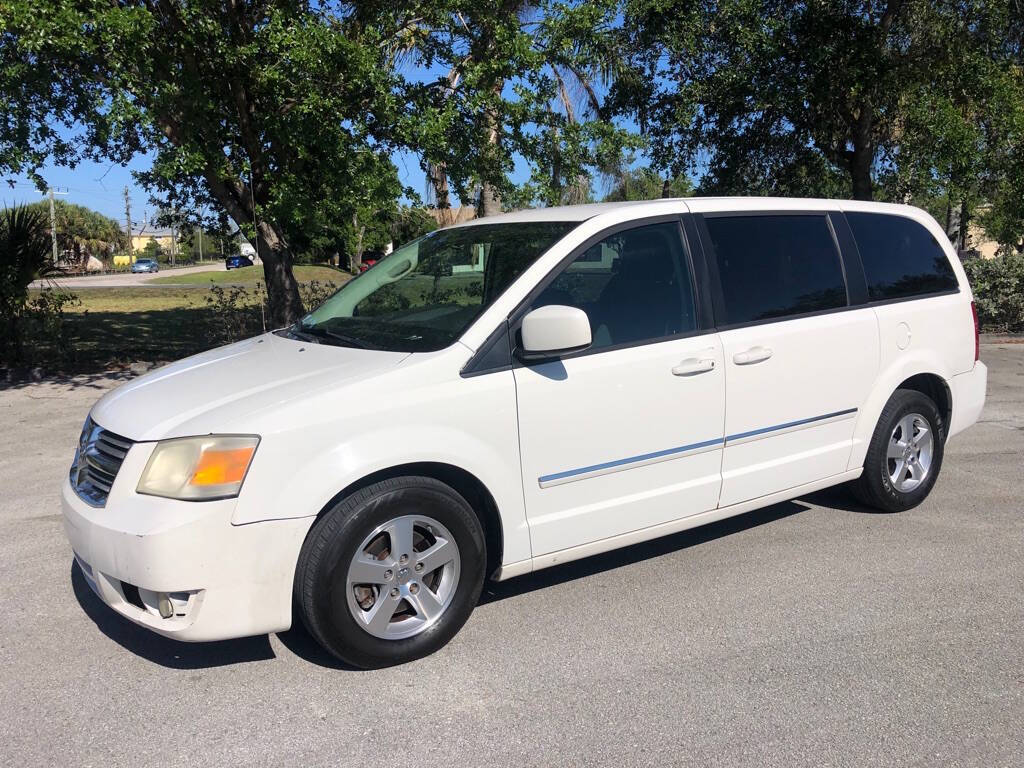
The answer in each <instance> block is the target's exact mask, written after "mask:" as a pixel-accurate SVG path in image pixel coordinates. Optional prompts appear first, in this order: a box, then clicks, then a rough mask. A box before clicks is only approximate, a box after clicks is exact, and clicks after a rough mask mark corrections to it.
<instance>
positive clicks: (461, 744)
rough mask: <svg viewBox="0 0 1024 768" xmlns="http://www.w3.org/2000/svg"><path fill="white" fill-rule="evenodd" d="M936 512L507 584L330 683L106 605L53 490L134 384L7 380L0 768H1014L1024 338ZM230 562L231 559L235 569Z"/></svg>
mask: <svg viewBox="0 0 1024 768" xmlns="http://www.w3.org/2000/svg"><path fill="white" fill-rule="evenodd" d="M982 357H983V359H984V360H985V361H986V362H987V363H988V364H989V365H990V379H989V396H988V404H987V406H986V408H985V411H984V413H983V415H982V421H981V423H979V424H978V425H976V426H975V427H973V428H972V429H970V430H968V431H967V432H966V433H964V434H962V435H959V436H958V437H956V438H954V439H953V440H952V441H950V443H949V445H948V446H947V453H946V459H945V464H944V466H943V469H942V475H941V476H940V478H939V481H938V484H937V485H936V487H935V489H934V491H933V492H932V494H931V496H930V497H929V499H928V500H927V501H926V502H925V503H924V504H923V505H921V506H920V507H918V508H917V509H914V510H911V511H909V512H905V513H902V514H898V515H884V514H876V513H873V512H870V511H868V510H865V509H863V508H861V507H859V506H857V505H856V504H854V503H853V502H852V501H851V500H850V499H849V498H848V497H847V496H846V495H845V494H844V493H843V492H842V491H836V490H831V491H826V492H823V493H819V494H815V495H813V496H810V497H808V498H803V499H799V500H796V501H792V502H787V503H784V504H777V505H775V506H772V507H769V508H767V509H764V510H759V511H756V512H752V513H750V514H747V515H743V516H741V517H738V518H734V519H732V520H727V521H724V522H721V523H717V524H714V525H711V526H706V527H704V528H699V529H696V530H692V531H687V532H684V533H680V534H677V535H674V536H670V537H667V538H664V539H660V540H657V541H654V542H649V543H646V544H641V545H637V546H634V547H630V548H628V549H625V550H620V551H617V552H613V553H609V554H606V555H602V556H598V557H595V558H590V559H588V560H583V561H579V562H575V563H570V564H567V565H564V566H561V567H558V568H554V569H550V570H547V571H543V572H539V573H537V574H533V575H531V576H527V577H523V578H520V579H517V580H512V581H509V582H505V583H502V584H496V585H491V586H489V587H487V588H486V589H485V594H484V596H483V599H482V600H481V604H480V606H479V607H478V608H477V609H476V611H475V612H474V614H473V616H472V617H471V619H470V620H469V623H468V624H467V625H466V627H465V628H464V629H463V630H462V632H461V633H460V634H459V635H458V636H457V637H456V638H455V640H454V641H453V642H452V643H451V644H450V645H449V646H448V647H446V648H445V649H443V650H442V651H441V652H439V653H437V654H435V655H434V656H432V657H429V658H427V659H424V660H421V661H418V662H415V663H412V664H407V665H405V666H401V667H395V668H392V669H387V670H381V671H374V672H356V671H351V670H347V669H342V668H339V667H338V666H337V665H335V664H334V663H333V662H332V661H331V660H330V658H329V657H327V656H326V655H325V654H324V653H322V652H321V651H320V650H318V648H317V647H316V646H315V644H314V643H313V642H312V641H311V640H310V639H309V637H308V635H307V634H306V633H305V632H304V631H303V630H301V629H293V630H291V631H289V632H286V633H283V634H281V635H275V636H270V637H266V636H264V637H256V638H249V639H244V640H237V641H231V642H222V643H213V644H203V645H185V644H179V643H176V642H174V641H170V640H165V639H162V638H160V637H157V636H156V635H152V634H150V633H148V632H146V631H145V630H143V629H139V628H136V627H135V626H133V625H131V624H129V623H128V622H126V621H124V620H123V619H121V618H120V617H119V616H117V615H116V614H115V613H113V612H112V611H111V610H109V609H108V608H106V607H105V606H104V605H102V604H101V603H100V602H99V601H98V600H97V598H95V597H94V596H93V595H92V593H91V592H90V591H89V589H88V587H86V585H85V583H84V582H83V580H82V577H81V575H80V574H78V573H77V572H76V571H75V570H74V569H73V568H72V561H71V552H70V549H69V547H68V544H67V542H66V540H65V538H64V533H63V529H62V526H61V520H60V509H59V503H58V492H59V486H60V483H61V480H62V478H63V476H64V473H65V472H66V471H67V468H68V465H69V463H70V461H71V458H72V453H73V450H74V444H75V439H76V437H77V435H78V431H79V429H80V428H81V424H82V421H83V419H84V417H85V415H86V412H87V411H88V408H89V406H90V405H91V404H92V403H93V402H94V401H95V400H96V399H97V398H98V397H99V396H100V395H101V394H102V393H103V392H104V391H106V389H108V388H109V387H111V386H113V385H114V384H115V383H116V379H112V378H109V377H105V376H96V377H81V378H77V379H72V380H69V381H61V382H52V381H51V382H42V383H35V384H27V385H23V386H18V387H7V388H2V389H0V434H2V435H3V438H4V439H3V441H2V442H0V488H2V489H3V493H2V495H0V571H2V574H3V577H2V579H0V605H2V606H3V609H4V621H3V629H2V630H0V764H2V765H10V766H35V765H61V766H77V765H83V766H84V765H96V766H100V765H102V766H132V767H133V768H136V767H137V768H142V767H143V766H179V765H180V766H206V765H216V766H226V765H246V766H254V765H275V766H282V765H302V766H311V765H332V766H370V765H372V766H378V765H379V766H388V768H391V767H392V766H395V767H398V766H401V767H406V766H408V767H409V768H427V767H429V766H517V768H518V767H520V766H575V765H604V766H634V765H636V766H649V765H658V766H674V765H695V766H786V767H787V768H788V767H789V766H824V765H835V766H854V765H856V766H886V765H919V766H947V765H948V766H986V768H989V767H992V766H1020V765H1022V764H1024V514H1022V503H1024V502H1022V490H1024V344H1010V343H1005V344H1004V343H986V344H985V345H984V346H983V347H982ZM225 556H230V553H225Z"/></svg>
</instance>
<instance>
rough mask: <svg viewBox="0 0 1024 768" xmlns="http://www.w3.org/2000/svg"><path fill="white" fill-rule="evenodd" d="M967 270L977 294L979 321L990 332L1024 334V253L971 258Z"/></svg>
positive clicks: (966, 262)
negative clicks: (991, 257)
mask: <svg viewBox="0 0 1024 768" xmlns="http://www.w3.org/2000/svg"><path fill="white" fill-rule="evenodd" d="M964 270H965V271H966V272H967V277H968V279H969V280H970V282H971V289H972V290H973V291H974V301H975V304H976V306H977V308H978V320H979V321H980V323H981V326H982V328H983V329H984V330H986V331H1001V332H1005V331H1008V332H1021V331H1024V253H1020V252H1016V251H1015V252H1009V253H1005V254H1004V255H1002V256H997V257H996V258H994V259H971V260H970V261H965V262H964Z"/></svg>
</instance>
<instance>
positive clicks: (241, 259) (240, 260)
mask: <svg viewBox="0 0 1024 768" xmlns="http://www.w3.org/2000/svg"><path fill="white" fill-rule="evenodd" d="M251 266H252V259H250V258H249V257H248V256H227V257H225V259H224V268H225V269H238V268H240V267H251Z"/></svg>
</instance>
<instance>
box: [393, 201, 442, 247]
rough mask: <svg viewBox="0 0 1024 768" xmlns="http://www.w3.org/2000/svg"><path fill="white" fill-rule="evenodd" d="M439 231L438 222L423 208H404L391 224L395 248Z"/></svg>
mask: <svg viewBox="0 0 1024 768" xmlns="http://www.w3.org/2000/svg"><path fill="white" fill-rule="evenodd" d="M435 229H437V220H436V219H435V218H434V217H433V216H431V215H430V214H429V213H427V212H426V211H425V210H424V209H423V208H416V207H402V208H400V209H399V210H398V214H397V215H396V216H395V219H394V221H392V222H391V242H392V243H393V244H394V247H395V248H401V247H402V246H403V245H405V244H406V243H411V242H412V241H413V240H415V239H416V238H417V237H423V235H425V234H427V233H428V232H433V231H434V230H435Z"/></svg>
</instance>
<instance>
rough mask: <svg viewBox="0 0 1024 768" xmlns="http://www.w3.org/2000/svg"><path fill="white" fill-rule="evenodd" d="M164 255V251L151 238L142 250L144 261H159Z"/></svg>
mask: <svg viewBox="0 0 1024 768" xmlns="http://www.w3.org/2000/svg"><path fill="white" fill-rule="evenodd" d="M163 255H164V249H163V248H161V247H160V243H158V242H157V241H156V240H154V239H153V238H150V239H149V240H148V241H147V242H146V244H145V245H144V246H143V248H142V257H143V258H144V259H152V260H153V261H160V260H161V258H162V257H163Z"/></svg>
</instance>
